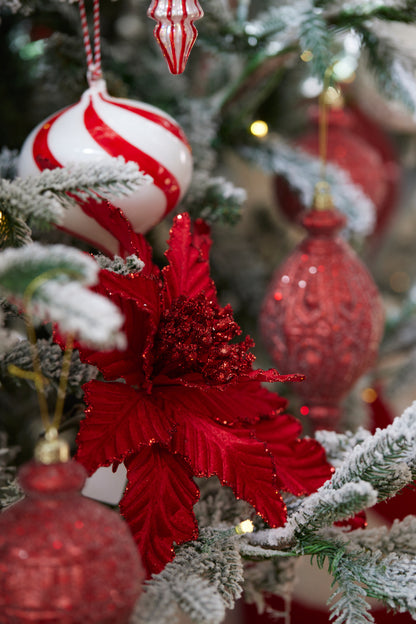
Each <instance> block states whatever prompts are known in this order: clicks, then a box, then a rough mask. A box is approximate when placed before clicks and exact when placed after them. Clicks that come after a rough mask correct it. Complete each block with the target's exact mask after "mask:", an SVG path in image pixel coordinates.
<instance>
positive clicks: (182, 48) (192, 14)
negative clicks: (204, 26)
mask: <svg viewBox="0 0 416 624" xmlns="http://www.w3.org/2000/svg"><path fill="white" fill-rule="evenodd" d="M147 15H148V16H149V17H151V18H152V19H154V20H155V21H156V22H157V25H156V26H155V29H154V31H153V34H154V36H155V39H156V41H157V42H158V44H159V45H160V47H161V50H162V52H163V55H164V57H165V59H166V61H167V64H168V67H169V71H170V72H171V73H172V74H181V73H182V72H183V71H184V70H185V66H186V63H187V61H188V58H189V54H190V52H191V50H192V48H193V45H194V43H195V40H196V38H197V36H198V32H197V30H196V28H195V26H194V21H195V20H198V19H200V18H201V17H203V15H204V12H203V10H202V8H201V5H200V4H199V2H198V0H152V3H151V5H150V7H149V9H148V11H147Z"/></svg>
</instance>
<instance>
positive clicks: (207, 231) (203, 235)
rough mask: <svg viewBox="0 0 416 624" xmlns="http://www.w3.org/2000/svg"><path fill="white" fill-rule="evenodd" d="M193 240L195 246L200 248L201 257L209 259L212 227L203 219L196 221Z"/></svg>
mask: <svg viewBox="0 0 416 624" xmlns="http://www.w3.org/2000/svg"><path fill="white" fill-rule="evenodd" d="M192 241H193V244H194V245H195V247H196V248H197V249H199V252H200V254H201V258H203V259H204V260H209V252H210V249H211V245H212V239H211V228H210V227H209V225H208V223H207V222H206V221H204V220H203V219H196V220H195V221H194V229H193V236H192Z"/></svg>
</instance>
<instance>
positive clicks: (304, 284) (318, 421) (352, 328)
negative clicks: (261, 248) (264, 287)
mask: <svg viewBox="0 0 416 624" xmlns="http://www.w3.org/2000/svg"><path fill="white" fill-rule="evenodd" d="M344 223H345V220H344V218H343V217H342V216H341V215H340V214H339V213H337V212H336V211H335V210H322V211H320V210H311V211H310V212H309V213H308V214H307V215H305V217H304V219H303V225H304V226H305V228H306V229H307V231H308V236H307V237H306V238H305V239H304V240H303V241H302V242H301V243H300V245H299V246H298V247H297V248H296V249H295V250H294V252H293V253H292V254H291V255H290V256H289V258H288V259H287V260H286V261H285V262H284V263H283V265H282V266H281V267H280V268H279V269H278V270H277V271H276V273H275V274H274V276H273V279H272V281H271V284H270V287H269V290H268V293H267V295H266V298H265V300H264V303H263V307H262V311H261V315H260V326H261V331H262V334H263V338H264V341H265V343H266V346H267V347H268V349H269V351H270V354H271V356H272V358H273V360H274V362H275V364H276V367H277V368H278V370H279V371H282V372H284V371H288V370H291V371H293V370H296V371H299V372H300V373H302V374H304V375H306V379H305V381H303V382H302V383H301V384H297V385H296V387H295V388H294V390H295V391H296V392H297V393H298V394H299V395H300V396H301V397H302V398H303V400H304V401H305V403H306V406H307V408H308V409H309V417H310V418H311V421H312V423H313V425H314V426H315V427H316V428H323V427H325V428H336V424H337V422H338V419H339V416H340V408H339V402H340V400H341V399H342V398H343V396H344V395H345V394H346V393H347V392H348V391H349V390H350V388H351V387H352V385H353V384H354V382H355V381H356V380H357V379H358V378H359V377H360V376H361V375H362V374H363V373H364V372H365V371H366V370H368V368H369V367H370V366H371V365H372V363H373V362H374V360H375V358H376V355H377V349H378V345H379V341H380V339H381V336H382V332H383V310H382V305H381V301H380V297H379V294H378V291H377V288H376V286H375V284H374V282H373V280H372V278H371V276H370V275H369V273H368V271H367V269H366V268H365V267H364V265H363V264H362V263H361V261H360V260H359V259H358V257H357V256H356V255H355V253H354V252H353V250H352V249H351V248H350V247H349V246H348V244H347V243H346V242H345V241H344V240H343V239H342V238H340V237H338V236H336V232H337V231H338V230H339V229H340V228H341V227H342V226H343V225H344ZM304 411H305V413H306V412H307V411H308V410H304Z"/></svg>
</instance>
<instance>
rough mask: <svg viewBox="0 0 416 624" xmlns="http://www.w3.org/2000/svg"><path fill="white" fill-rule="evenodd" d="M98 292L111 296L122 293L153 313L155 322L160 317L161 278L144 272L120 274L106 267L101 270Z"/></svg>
mask: <svg viewBox="0 0 416 624" xmlns="http://www.w3.org/2000/svg"><path fill="white" fill-rule="evenodd" d="M94 290H96V291H97V292H99V293H100V294H105V295H107V296H109V297H110V298H111V297H113V296H114V295H116V294H117V295H120V296H121V297H123V298H124V299H133V300H134V301H135V302H136V304H137V307H138V308H139V309H143V310H146V311H147V312H149V314H151V315H152V317H153V319H154V322H155V324H157V323H158V322H159V317H160V284H159V280H157V279H155V278H149V277H146V276H145V275H142V273H141V272H140V273H133V274H132V275H119V274H118V273H113V272H112V271H107V270H105V269H103V270H101V271H100V274H99V284H98V285H97V286H96V287H95V289H94Z"/></svg>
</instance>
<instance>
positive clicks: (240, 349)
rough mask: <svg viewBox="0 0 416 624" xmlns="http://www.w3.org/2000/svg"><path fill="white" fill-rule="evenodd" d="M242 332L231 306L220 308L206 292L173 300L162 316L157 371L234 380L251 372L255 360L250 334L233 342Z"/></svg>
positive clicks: (215, 380) (217, 381) (215, 381)
mask: <svg viewBox="0 0 416 624" xmlns="http://www.w3.org/2000/svg"><path fill="white" fill-rule="evenodd" d="M239 334H241V329H240V328H239V326H238V325H237V323H236V322H235V321H234V319H233V317H232V310H231V307H230V306H225V307H224V308H220V307H219V306H218V305H217V304H215V303H213V302H212V301H209V300H208V299H207V298H206V297H205V296H204V295H203V294H200V295H198V296H197V297H193V298H186V297H184V296H181V297H178V298H177V299H175V301H173V303H172V305H171V307H170V308H169V309H168V310H165V312H164V313H163V315H162V318H161V321H160V325H159V329H158V333H157V335H156V339H155V344H154V349H155V351H154V353H155V356H156V358H155V365H154V372H155V374H159V373H163V374H165V375H168V376H169V377H177V376H181V375H183V374H185V373H200V374H201V375H202V376H203V377H204V379H205V380H206V381H208V382H210V383H212V384H223V383H227V382H230V381H232V380H233V379H234V378H236V377H238V376H239V375H241V374H248V373H249V372H250V370H251V365H252V363H253V360H254V359H255V357H254V355H253V354H252V353H249V352H248V350H249V349H250V348H251V347H252V346H253V341H252V340H251V338H249V337H247V338H246V339H245V340H244V341H243V342H241V343H239V344H229V343H230V340H232V339H233V338H235V337H236V336H238V335H239Z"/></svg>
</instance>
